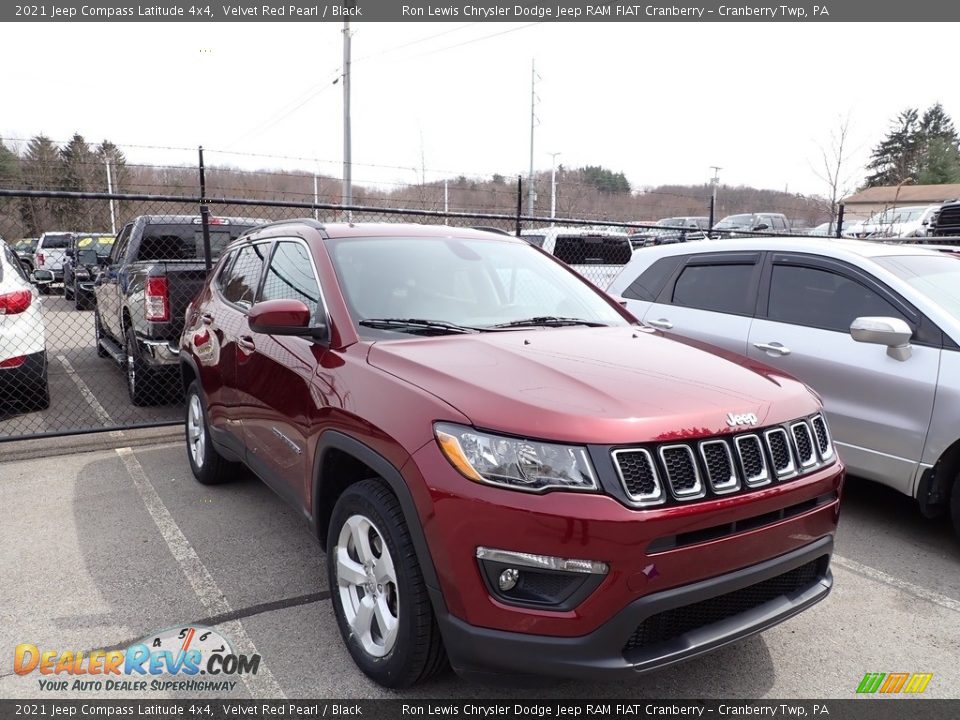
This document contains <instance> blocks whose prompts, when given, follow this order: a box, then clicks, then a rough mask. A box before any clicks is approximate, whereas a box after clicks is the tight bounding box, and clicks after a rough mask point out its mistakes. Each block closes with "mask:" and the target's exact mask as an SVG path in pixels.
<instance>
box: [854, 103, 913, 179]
mask: <svg viewBox="0 0 960 720" xmlns="http://www.w3.org/2000/svg"><path fill="white" fill-rule="evenodd" d="M919 115H920V114H919V112H918V111H917V109H916V108H908V109H906V110H904V111H903V112H901V113H900V114H899V115H898V116H897V118H896V119H895V120H894V121H893V123H892V124H891V128H890V131H889V132H888V133H887V137H885V138H884V139H883V140H882V141H881V142H880V144H879V145H877V146H876V147H875V148H874V149H873V154H872V155H871V156H870V162H869V163H867V170H871V171H872V173H871V174H870V175H868V176H867V180H866V183H865V187H868V188H870V187H877V186H882V185H899V184H900V183H901V182H903V181H904V180H906V179H907V178H908V177H911V175H912V174H913V173H914V172H915V171H916V169H917V149H918V145H917V130H918V124H919Z"/></svg>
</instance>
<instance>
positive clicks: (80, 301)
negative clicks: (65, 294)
mask: <svg viewBox="0 0 960 720" xmlns="http://www.w3.org/2000/svg"><path fill="white" fill-rule="evenodd" d="M73 297H74V301H73V307H74V308H75V309H77V310H86V309H87V303H88V302H89V301H88V300H87V299H86V298H84V296H83V293H81V292H79V291H77V290H74V291H73Z"/></svg>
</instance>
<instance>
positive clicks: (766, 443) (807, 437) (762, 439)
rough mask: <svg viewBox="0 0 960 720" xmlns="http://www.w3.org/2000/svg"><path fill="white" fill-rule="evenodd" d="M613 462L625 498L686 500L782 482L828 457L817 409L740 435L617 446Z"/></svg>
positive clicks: (636, 501)
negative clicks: (801, 416)
mask: <svg viewBox="0 0 960 720" xmlns="http://www.w3.org/2000/svg"><path fill="white" fill-rule="evenodd" d="M612 456H613V464H614V467H615V468H616V470H617V474H618V475H619V479H620V484H621V486H622V487H623V490H624V492H625V494H626V500H627V502H628V503H629V504H631V505H634V506H637V507H647V506H651V505H662V504H665V503H667V502H688V501H691V500H696V499H700V498H704V497H707V496H708V495H711V496H722V495H727V494H730V493H735V492H739V491H742V492H745V491H748V490H752V489H754V488H760V487H763V486H766V485H769V484H770V483H773V482H784V481H787V480H790V479H791V478H794V477H797V476H798V475H800V474H802V473H807V472H811V471H813V470H816V469H817V468H820V467H822V466H824V465H826V464H827V463H829V462H831V461H832V458H833V456H834V450H833V443H832V442H831V440H830V434H829V430H828V429H827V424H826V421H825V420H824V418H823V416H822V415H815V416H814V417H812V418H800V419H799V420H796V421H794V422H791V423H785V424H784V425H782V426H781V425H774V426H772V427H767V428H763V429H760V430H758V431H756V432H750V433H743V434H741V435H733V436H723V437H712V438H705V439H703V440H695V441H689V442H672V443H669V444H662V445H648V446H645V447H631V448H617V449H614V450H613V452H612Z"/></svg>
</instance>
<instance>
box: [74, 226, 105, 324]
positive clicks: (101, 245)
mask: <svg viewBox="0 0 960 720" xmlns="http://www.w3.org/2000/svg"><path fill="white" fill-rule="evenodd" d="M114 240H116V237H115V236H114V235H110V234H109V233H78V234H77V235H76V236H75V237H74V239H73V242H72V243H71V244H70V247H69V248H67V253H66V254H67V257H66V258H65V259H64V261H63V297H64V299H65V300H73V302H74V307H76V309H77V310H84V309H86V308H87V307H89V306H90V305H91V304H92V303H93V300H94V295H93V281H94V278H96V276H97V273H98V272H99V270H100V267H101V266H102V265H104V264H105V262H106V261H107V260H108V258H109V257H110V251H111V250H112V249H113V243H114Z"/></svg>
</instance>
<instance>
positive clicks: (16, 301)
mask: <svg viewBox="0 0 960 720" xmlns="http://www.w3.org/2000/svg"><path fill="white" fill-rule="evenodd" d="M31 302H33V294H32V293H31V292H30V291H29V290H16V291H14V292H12V293H6V294H5V295H0V315H19V314H20V313H22V312H24V311H25V310H26V309H27V308H28V307H30V303H31Z"/></svg>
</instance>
